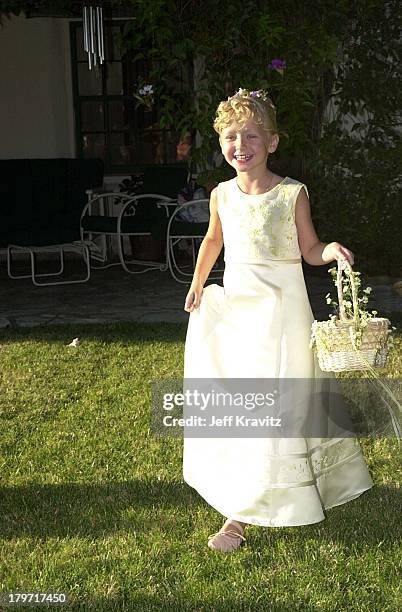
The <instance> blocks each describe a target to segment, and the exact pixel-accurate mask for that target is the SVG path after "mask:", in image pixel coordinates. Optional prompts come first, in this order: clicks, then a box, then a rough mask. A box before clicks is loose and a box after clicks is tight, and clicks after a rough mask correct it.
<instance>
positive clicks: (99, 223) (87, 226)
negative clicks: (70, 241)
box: [80, 192, 175, 274]
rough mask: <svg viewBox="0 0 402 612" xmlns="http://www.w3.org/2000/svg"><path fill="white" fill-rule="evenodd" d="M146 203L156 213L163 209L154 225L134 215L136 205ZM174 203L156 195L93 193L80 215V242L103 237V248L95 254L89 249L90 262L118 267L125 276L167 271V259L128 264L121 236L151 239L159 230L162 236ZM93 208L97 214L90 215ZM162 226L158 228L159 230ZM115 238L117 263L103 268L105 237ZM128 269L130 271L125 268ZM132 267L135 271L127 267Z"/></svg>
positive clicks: (135, 213) (132, 261)
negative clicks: (118, 206)
mask: <svg viewBox="0 0 402 612" xmlns="http://www.w3.org/2000/svg"><path fill="white" fill-rule="evenodd" d="M147 200H150V204H151V206H152V205H154V206H155V207H156V208H157V209H159V208H160V207H161V206H162V207H164V208H165V215H163V219H162V218H161V219H160V220H159V221H158V222H157V221H155V219H154V220H152V219H151V220H150V219H147V218H146V216H143V218H141V215H139V214H138V210H139V205H140V204H142V205H143V203H144V201H147ZM116 203H117V204H119V205H120V207H121V208H120V211H119V213H118V214H117V215H112V214H110V213H111V209H112V208H113V206H114V205H115V204H116ZM172 203H175V200H173V198H169V197H167V196H164V195H161V194H157V193H146V194H139V195H127V194H124V193H120V192H101V193H96V194H95V195H94V197H92V198H91V199H90V200H89V202H88V203H87V205H86V206H85V208H84V210H83V212H82V215H81V222H80V227H81V238H82V240H84V238H85V237H88V236H89V237H90V238H91V239H92V237H93V236H96V235H98V236H103V237H104V240H103V248H102V249H101V251H99V249H98V252H96V250H95V249H93V252H92V253H91V255H92V257H93V259H95V260H98V261H100V262H101V264H102V265H101V266H97V267H102V268H106V267H109V266H114V265H121V266H122V267H123V269H124V270H125V271H126V272H128V273H129V274H141V273H143V272H147V271H148V270H155V269H157V270H161V271H165V270H167V267H168V265H167V259H166V256H165V257H164V261H144V260H142V259H135V258H134V259H130V260H128V259H127V257H126V255H125V252H124V237H125V236H152V235H153V232H155V231H156V230H159V232H161V231H162V235H163V234H164V231H163V230H164V227H165V226H166V225H167V223H168V219H169V210H168V204H170V205H171V204H172ZM95 205H97V206H99V214H93V212H92V211H93V208H94V207H95ZM160 226H162V227H160ZM112 236H115V237H116V238H117V252H118V257H119V261H118V262H113V263H109V264H105V262H106V261H107V259H108V253H107V250H108V249H107V242H106V239H107V238H108V237H112ZM129 266H130V267H129ZM131 266H135V268H133V267H131Z"/></svg>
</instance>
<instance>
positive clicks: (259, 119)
mask: <svg viewBox="0 0 402 612" xmlns="http://www.w3.org/2000/svg"><path fill="white" fill-rule="evenodd" d="M252 93H254V92H252ZM249 119H252V120H253V121H254V122H255V123H256V124H257V125H259V126H261V127H262V129H263V130H264V131H265V132H266V133H267V135H268V134H279V131H278V125H277V123H276V108H275V106H274V103H273V102H272V100H271V99H270V98H269V97H268V96H267V95H264V96H253V95H250V94H249V93H248V92H247V93H246V94H243V93H237V94H235V95H234V96H232V97H231V98H229V99H228V100H226V101H224V102H221V103H220V104H219V106H218V108H217V110H216V116H215V120H214V123H213V126H214V130H215V131H216V132H217V133H218V134H219V137H220V136H221V135H222V132H223V130H224V129H225V128H226V127H228V126H229V125H230V124H231V123H233V122H236V123H237V124H238V125H240V126H241V127H242V126H243V125H244V124H245V123H247V121H248V120H249Z"/></svg>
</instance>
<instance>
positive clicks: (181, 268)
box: [166, 198, 223, 283]
mask: <svg viewBox="0 0 402 612" xmlns="http://www.w3.org/2000/svg"><path fill="white" fill-rule="evenodd" d="M208 224H209V200H208V199H206V198H203V199H199V200H191V201H190V202H185V203H184V204H180V205H178V206H177V208H176V209H175V211H174V212H173V214H172V216H171V217H170V219H169V223H168V227H167V233H166V255H167V265H168V268H169V271H170V273H171V275H172V276H173V278H174V279H175V280H176V281H177V282H179V283H191V279H192V276H193V273H194V268H195V264H196V259H197V253H198V248H199V245H200V244H201V242H202V240H203V238H204V236H205V234H206V232H207V229H208ZM183 241H186V242H187V246H189V250H190V253H189V254H188V256H187V257H186V258H185V259H186V261H185V262H184V263H181V262H179V261H178V259H179V254H178V252H177V251H178V250H179V245H180V244H182V245H183ZM222 272H223V269H219V268H218V263H216V264H215V266H214V268H213V272H212V274H211V275H210V276H209V278H210V279H219V278H221V276H222Z"/></svg>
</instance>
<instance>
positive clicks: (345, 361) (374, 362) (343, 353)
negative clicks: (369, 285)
mask: <svg viewBox="0 0 402 612" xmlns="http://www.w3.org/2000/svg"><path fill="white" fill-rule="evenodd" d="M345 268H348V269H349V274H348V275H347V278H348V280H349V282H350V287H351V290H352V302H353V318H348V317H347V315H346V313H345V307H344V303H343V286H342V271H343V270H344V269H345ZM351 275H353V271H352V268H351V266H350V265H349V263H348V262H340V261H338V273H337V280H336V286H337V291H338V304H339V319H337V320H329V321H314V322H313V325H312V330H313V336H314V341H315V348H316V352H317V357H318V362H319V365H320V368H321V370H322V371H323V372H345V371H349V370H369V369H370V368H373V367H374V368H383V367H384V366H385V365H386V362H387V356H388V338H389V328H390V321H389V320H388V319H383V318H371V319H368V321H367V324H366V325H365V326H362V325H361V321H360V318H359V308H358V299H357V293H356V287H355V285H354V283H353V282H351ZM317 332H318V333H317ZM356 332H357V333H359V332H361V338H360V340H361V341H359V340H357V337H356Z"/></svg>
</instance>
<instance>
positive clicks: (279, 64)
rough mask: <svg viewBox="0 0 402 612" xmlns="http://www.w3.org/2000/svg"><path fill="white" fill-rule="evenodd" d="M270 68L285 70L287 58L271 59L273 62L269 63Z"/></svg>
mask: <svg viewBox="0 0 402 612" xmlns="http://www.w3.org/2000/svg"><path fill="white" fill-rule="evenodd" d="M268 68H269V69H270V70H285V68H286V62H285V60H281V59H273V60H271V63H270V64H268Z"/></svg>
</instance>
